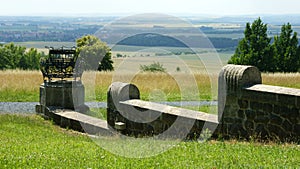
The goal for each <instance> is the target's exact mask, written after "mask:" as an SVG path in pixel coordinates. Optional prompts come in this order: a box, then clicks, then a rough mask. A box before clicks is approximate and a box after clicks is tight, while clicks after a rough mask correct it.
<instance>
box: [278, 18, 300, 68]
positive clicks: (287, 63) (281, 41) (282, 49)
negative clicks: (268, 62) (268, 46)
mask: <svg viewBox="0 0 300 169" xmlns="http://www.w3.org/2000/svg"><path fill="white" fill-rule="evenodd" d="M273 46H274V52H275V61H276V66H277V71H282V72H297V71H298V69H299V68H300V65H299V60H300V53H299V47H298V38H297V33H296V32H294V33H293V30H292V26H291V24H290V23H287V24H284V25H283V26H282V27H281V33H280V36H275V37H274V44H273Z"/></svg>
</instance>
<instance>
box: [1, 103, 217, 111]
mask: <svg viewBox="0 0 300 169" xmlns="http://www.w3.org/2000/svg"><path fill="white" fill-rule="evenodd" d="M159 103H161V104H167V105H170V106H204V105H212V106H215V105H217V104H218V102H217V101H201V102H198V101H183V102H159ZM37 104H38V102H0V113H35V105H37ZM85 104H86V105H87V106H89V107H90V108H106V102H86V103H85Z"/></svg>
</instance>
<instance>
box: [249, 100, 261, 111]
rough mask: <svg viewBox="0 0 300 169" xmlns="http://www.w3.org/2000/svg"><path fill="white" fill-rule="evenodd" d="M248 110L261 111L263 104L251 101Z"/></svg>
mask: <svg viewBox="0 0 300 169" xmlns="http://www.w3.org/2000/svg"><path fill="white" fill-rule="evenodd" d="M250 108H251V109H252V110H263V103H260V102H254V101H251V102H250Z"/></svg>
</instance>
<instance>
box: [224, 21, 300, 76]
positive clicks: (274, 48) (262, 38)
mask: <svg viewBox="0 0 300 169" xmlns="http://www.w3.org/2000/svg"><path fill="white" fill-rule="evenodd" d="M267 29H268V28H267V24H264V23H263V22H262V20H261V19H260V18H258V19H256V20H255V21H254V22H253V23H252V24H250V23H249V22H248V23H247V24H246V28H245V31H244V38H243V39H242V40H241V41H240V42H239V44H238V46H237V48H236V50H235V53H234V55H233V56H232V57H231V59H230V60H229V62H228V63H230V64H239V65H253V66H256V67H257V68H258V69H259V70H260V71H264V72H297V71H300V46H298V38H297V32H293V30H292V26H291V24H290V23H287V24H284V25H282V27H281V33H280V35H277V36H275V37H274V41H273V43H271V40H272V38H270V37H268V35H267V31H268V30H267Z"/></svg>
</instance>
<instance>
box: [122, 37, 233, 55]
mask: <svg viewBox="0 0 300 169" xmlns="http://www.w3.org/2000/svg"><path fill="white" fill-rule="evenodd" d="M178 37H180V39H176V38H173V37H170V36H165V35H161V34H156V33H143V34H137V35H134V36H130V37H128V38H125V39H123V40H121V41H120V42H118V45H129V46H148V47H155V46H165V47H183V48H187V47H188V46H187V45H186V44H185V43H183V42H181V41H180V40H182V39H185V40H186V41H187V42H189V47H197V48H211V47H215V48H230V47H235V46H237V44H238V39H232V38H222V37H202V36H178ZM207 38H208V40H209V41H210V42H211V43H212V44H210V43H206V42H207ZM199 42H203V43H200V44H199ZM117 57H118V55H117Z"/></svg>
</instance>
